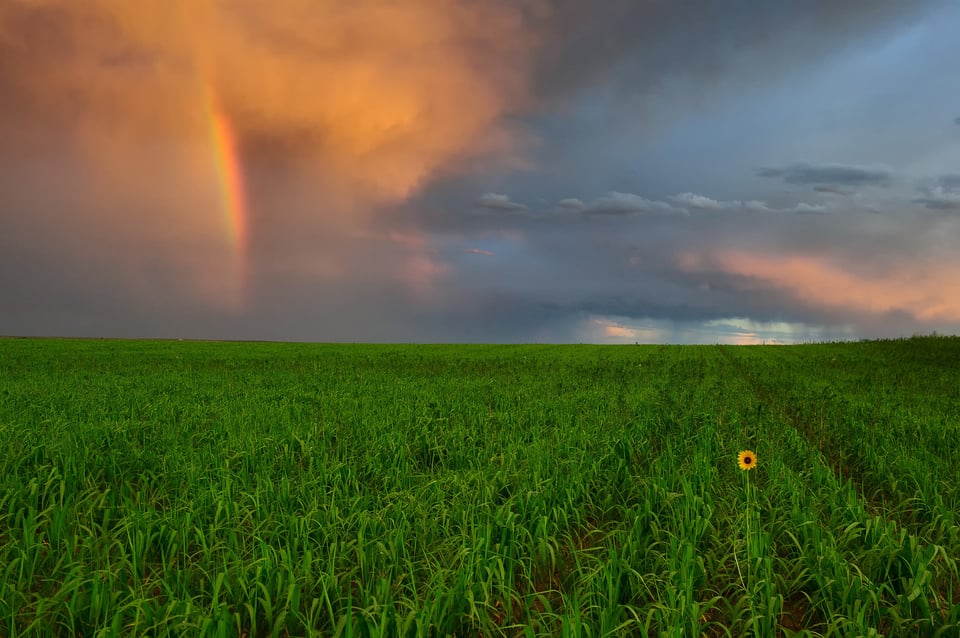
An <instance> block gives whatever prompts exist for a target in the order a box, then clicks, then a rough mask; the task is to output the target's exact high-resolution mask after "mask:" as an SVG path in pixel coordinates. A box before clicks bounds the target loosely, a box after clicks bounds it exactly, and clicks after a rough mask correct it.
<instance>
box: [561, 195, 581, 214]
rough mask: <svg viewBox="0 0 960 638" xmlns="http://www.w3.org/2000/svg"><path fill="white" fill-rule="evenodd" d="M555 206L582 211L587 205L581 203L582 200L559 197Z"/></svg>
mask: <svg viewBox="0 0 960 638" xmlns="http://www.w3.org/2000/svg"><path fill="white" fill-rule="evenodd" d="M557 207H558V208H565V209H568V210H575V211H583V210H586V208H587V205H586V204H584V203H583V200H580V199H577V198H575V197H571V198H567V199H561V200H560V201H559V202H557Z"/></svg>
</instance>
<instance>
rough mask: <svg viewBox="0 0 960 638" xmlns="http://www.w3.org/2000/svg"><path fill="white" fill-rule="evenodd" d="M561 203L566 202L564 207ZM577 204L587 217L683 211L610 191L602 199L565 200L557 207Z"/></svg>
mask: <svg viewBox="0 0 960 638" xmlns="http://www.w3.org/2000/svg"><path fill="white" fill-rule="evenodd" d="M563 202H566V205H565V206H564V204H563ZM574 202H579V206H580V207H579V210H580V212H582V213H585V214H587V215H635V214H643V213H661V214H671V213H683V212H684V211H683V209H681V208H677V207H675V206H672V205H670V204H668V203H667V202H663V201H657V200H652V199H647V198H646V197H641V196H640V195H634V194H633V193H620V192H617V191H611V192H609V193H607V194H606V195H604V196H602V197H598V198H597V199H594V200H592V201H590V202H587V203H585V204H584V203H583V202H580V200H571V199H565V200H561V202H560V203H558V205H559V206H564V207H566V208H573V206H571V203H574Z"/></svg>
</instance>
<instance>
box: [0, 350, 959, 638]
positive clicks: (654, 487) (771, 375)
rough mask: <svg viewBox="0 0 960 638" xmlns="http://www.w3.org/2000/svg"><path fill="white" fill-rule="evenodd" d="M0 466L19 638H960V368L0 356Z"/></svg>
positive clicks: (775, 354) (491, 354) (218, 354)
mask: <svg viewBox="0 0 960 638" xmlns="http://www.w3.org/2000/svg"><path fill="white" fill-rule="evenodd" d="M0 449H2V450H3V452H2V453H0V636H11V637H12V636H45V635H49V636H61V635H78V636H94V635H144V634H147V635H152V636H162V635H184V636H187V635H189V636H251V637H252V636H287V635H289V636H296V635H318V636H336V635H345V636H445V635H453V636H485V637H486V636H501V635H506V636H534V635H544V636H547V635H549V636H608V635H609V636H621V635H622V636H646V635H650V636H700V635H707V636H750V635H752V636H779V635H783V636H795V635H806V636H870V635H883V636H909V637H916V636H958V635H960V574H958V566H957V565H958V563H957V561H958V557H960V520H958V515H960V480H958V479H960V469H958V468H960V339H957V338H943V337H928V338H916V339H908V340H899V341H881V342H863V343H847V344H823V345H804V346H787V347H734V346H381V345H377V346H373V345H302V344H258V343H203V342H148V341H94V340H90V341H68V340H31V339H4V340H0ZM745 449H749V450H752V451H754V452H755V453H756V458H757V460H758V463H757V466H756V468H755V469H753V470H751V471H749V472H745V471H741V470H740V469H739V468H738V465H737V454H738V452H740V451H741V450H745Z"/></svg>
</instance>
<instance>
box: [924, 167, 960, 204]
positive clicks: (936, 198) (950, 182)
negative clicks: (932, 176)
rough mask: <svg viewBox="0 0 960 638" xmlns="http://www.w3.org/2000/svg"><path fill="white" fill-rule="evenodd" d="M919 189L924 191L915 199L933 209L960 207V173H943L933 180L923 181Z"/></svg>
mask: <svg viewBox="0 0 960 638" xmlns="http://www.w3.org/2000/svg"><path fill="white" fill-rule="evenodd" d="M918 190H920V192H922V193H923V196H922V197H917V198H915V199H914V200H913V201H914V203H917V204H923V205H924V206H925V207H927V208H929V209H932V210H957V209H960V174H953V173H951V174H946V175H941V176H940V177H938V178H936V180H933V181H929V180H928V181H926V182H924V183H921V184H920V186H919V187H918Z"/></svg>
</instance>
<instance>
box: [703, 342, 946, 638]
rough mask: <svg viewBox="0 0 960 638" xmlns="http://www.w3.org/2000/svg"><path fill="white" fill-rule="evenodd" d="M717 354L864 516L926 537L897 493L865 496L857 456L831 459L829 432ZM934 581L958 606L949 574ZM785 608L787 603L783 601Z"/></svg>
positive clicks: (876, 491)
mask: <svg viewBox="0 0 960 638" xmlns="http://www.w3.org/2000/svg"><path fill="white" fill-rule="evenodd" d="M720 352H721V354H722V356H723V357H724V358H725V359H726V361H727V362H728V363H729V364H730V366H731V367H732V368H733V369H734V370H735V371H736V373H737V375H738V376H739V377H740V378H741V379H742V380H743V381H744V382H745V383H746V384H747V385H748V387H749V388H750V389H751V391H752V392H753V394H754V395H755V396H756V397H757V399H758V400H759V401H760V403H761V405H763V406H765V407H766V408H769V410H770V413H771V414H773V415H776V416H778V417H779V418H780V420H781V421H783V422H784V423H788V424H790V425H791V427H792V428H794V430H796V431H797V432H798V433H799V434H800V435H801V437H802V438H803V439H804V440H805V441H807V443H808V444H809V445H810V446H811V448H812V449H814V450H817V451H818V452H819V453H820V455H821V457H822V458H824V459H825V460H826V461H827V464H828V465H827V466H828V467H829V468H830V470H831V471H832V473H833V474H834V476H836V477H837V478H838V479H840V480H841V482H849V484H850V485H851V486H853V487H854V488H855V490H854V497H855V498H856V500H857V501H858V502H859V503H860V505H861V506H862V508H863V512H864V513H865V514H866V515H868V516H869V517H873V518H877V519H880V520H883V521H885V522H887V523H888V524H893V525H894V529H899V530H902V531H903V532H904V533H906V535H907V536H908V537H909V538H913V539H916V540H917V541H921V539H922V538H923V537H924V536H925V534H924V526H923V524H922V523H921V522H919V521H914V520H913V518H912V517H908V518H907V519H904V518H902V516H901V514H902V513H903V511H902V510H901V509H898V508H896V507H893V506H891V505H890V503H892V502H896V500H898V499H897V496H896V494H893V493H892V492H891V491H890V488H889V487H888V486H887V485H886V484H884V483H881V484H879V485H876V486H873V490H872V496H868V495H867V491H866V489H865V486H866V485H867V484H868V483H869V481H868V480H867V476H866V472H865V471H862V470H860V469H858V467H857V463H858V462H859V464H861V465H862V464H864V462H863V459H862V458H861V456H860V455H859V454H856V453H854V454H853V458H852V459H851V460H852V461H853V462H854V463H853V464H851V463H848V462H844V461H845V459H841V460H840V461H839V462H838V461H835V460H834V459H833V458H831V455H830V454H829V453H828V450H827V448H828V447H833V448H840V446H841V444H842V442H840V441H834V440H833V439H834V437H830V436H829V434H828V433H826V432H823V431H822V430H820V431H817V429H816V428H815V427H814V426H813V424H811V423H810V422H808V421H806V420H804V419H802V418H801V411H800V410H799V409H795V410H791V409H789V408H790V407H794V406H791V405H788V404H784V403H783V402H781V401H777V400H776V399H775V395H774V392H773V391H771V389H770V388H769V387H767V386H766V385H764V384H763V383H762V382H760V381H759V380H758V379H757V378H755V376H754V375H751V374H750V372H749V371H748V369H747V366H746V365H745V364H744V363H743V362H742V361H741V360H739V359H738V358H736V357H734V356H733V355H732V354H731V352H730V350H729V349H727V348H724V347H720ZM790 356H791V358H793V359H794V360H795V361H797V360H799V358H800V354H799V353H796V352H791V353H790ZM908 511H909V510H908ZM922 546H923V547H924V548H927V547H934V545H930V544H929V542H927V543H922ZM924 551H925V550H924ZM934 558H935V557H934ZM934 578H935V580H937V581H938V583H939V584H937V585H933V584H931V588H932V589H934V588H935V589H936V590H937V591H938V593H939V594H940V602H941V603H942V602H944V601H949V602H948V603H947V604H948V605H949V604H951V603H952V605H954V606H955V605H957V604H958V602H960V601H958V598H960V592H957V591H953V596H952V597H951V596H949V595H948V594H947V588H948V585H947V583H946V580H950V576H949V573H947V572H941V573H940V574H939V577H938V576H936V575H934ZM944 579H946V580H944ZM951 598H952V600H951ZM930 603H931V604H932V603H933V601H930ZM784 607H785V609H786V607H787V600H784ZM937 607H940V605H939V604H938V605H937ZM937 613H939V615H940V617H941V618H942V619H944V620H946V618H947V616H948V615H950V614H951V613H953V612H950V611H949V610H945V609H942V608H940V609H938V610H937ZM889 622H890V619H889V618H884V619H883V621H882V623H881V628H882V626H883V625H884V624H889ZM887 629H888V630H889V629H890V627H887Z"/></svg>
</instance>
